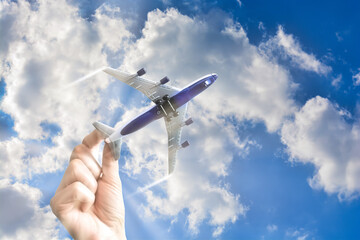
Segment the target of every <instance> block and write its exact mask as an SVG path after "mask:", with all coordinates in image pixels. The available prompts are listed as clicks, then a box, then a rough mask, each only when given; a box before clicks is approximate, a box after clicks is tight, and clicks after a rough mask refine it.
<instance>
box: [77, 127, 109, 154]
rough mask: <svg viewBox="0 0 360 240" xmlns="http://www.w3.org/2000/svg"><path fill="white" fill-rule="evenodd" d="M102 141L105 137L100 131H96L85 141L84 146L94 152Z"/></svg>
mask: <svg viewBox="0 0 360 240" xmlns="http://www.w3.org/2000/svg"><path fill="white" fill-rule="evenodd" d="M102 140H104V138H103V136H102V135H101V133H100V132H99V131H98V130H96V129H95V130H94V131H92V132H91V133H90V134H89V135H87V136H86V137H85V138H84V139H83V141H82V144H84V145H85V146H86V147H88V148H89V149H90V150H92V149H93V148H95V147H97V146H98V145H99V144H100V143H101V141H102Z"/></svg>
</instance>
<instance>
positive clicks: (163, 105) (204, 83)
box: [110, 74, 217, 139]
mask: <svg viewBox="0 0 360 240" xmlns="http://www.w3.org/2000/svg"><path fill="white" fill-rule="evenodd" d="M216 79H217V75H216V74H209V75H206V76H204V77H202V78H200V79H199V80H196V81H195V82H193V83H191V84H190V85H188V86H187V87H185V88H184V89H182V90H181V91H179V92H178V93H176V94H175V95H174V96H171V97H170V96H163V97H162V98H161V99H158V100H156V101H155V103H156V106H154V107H152V108H150V109H149V110H148V111H146V112H144V113H143V114H141V115H139V116H138V117H136V118H135V119H133V120H132V121H130V122H129V123H128V124H126V125H125V127H123V128H122V130H121V131H120V135H122V136H124V135H128V134H130V133H133V132H135V131H137V130H139V129H141V128H143V127H145V126H146V125H148V124H149V123H151V122H153V121H154V120H157V119H160V118H163V117H165V118H167V119H168V120H170V119H171V118H172V117H175V116H177V115H176V114H177V111H176V110H177V109H178V108H179V107H181V106H183V105H185V104H186V103H187V102H189V101H190V100H191V99H193V98H194V97H195V96H197V95H198V94H199V93H201V92H203V91H204V90H205V89H207V88H208V87H209V86H210V85H211V84H212V83H214V82H215V80H216ZM115 135H117V136H118V135H119V133H114V135H113V137H112V136H110V139H111V138H115Z"/></svg>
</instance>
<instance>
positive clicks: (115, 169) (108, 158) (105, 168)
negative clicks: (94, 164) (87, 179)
mask: <svg viewBox="0 0 360 240" xmlns="http://www.w3.org/2000/svg"><path fill="white" fill-rule="evenodd" d="M102 173H103V176H102V178H103V179H116V180H119V179H120V177H119V163H118V161H116V160H115V159H114V156H113V154H112V152H111V149H110V147H109V144H107V143H106V144H105V145H104V150H103V158H102Z"/></svg>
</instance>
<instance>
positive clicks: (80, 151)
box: [70, 144, 101, 180]
mask: <svg viewBox="0 0 360 240" xmlns="http://www.w3.org/2000/svg"><path fill="white" fill-rule="evenodd" d="M73 159H80V160H81V161H83V163H84V164H85V166H86V167H87V168H88V169H89V170H90V171H91V173H92V174H93V175H94V177H95V179H96V180H97V179H99V177H100V173H101V167H100V165H99V163H98V162H97V160H96V159H95V158H94V156H93V155H92V154H91V152H90V150H89V149H88V148H87V147H86V146H85V145H83V144H80V145H77V146H76V147H75V148H74V151H73V152H72V154H71V157H70V161H71V160H73Z"/></svg>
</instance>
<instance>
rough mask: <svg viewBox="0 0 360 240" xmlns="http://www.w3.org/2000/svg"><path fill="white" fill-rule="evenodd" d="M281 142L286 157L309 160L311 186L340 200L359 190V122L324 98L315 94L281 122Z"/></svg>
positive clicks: (294, 160) (297, 160)
mask: <svg viewBox="0 0 360 240" xmlns="http://www.w3.org/2000/svg"><path fill="white" fill-rule="evenodd" d="M281 136H282V138H281V139H282V142H283V143H284V144H286V146H287V150H288V153H289V155H290V157H291V159H290V161H293V162H301V163H311V164H313V165H314V166H315V169H316V172H315V175H314V176H313V177H312V178H311V179H309V184H310V186H311V187H313V188H316V189H324V191H326V192H327V193H337V194H338V197H339V199H340V200H342V199H351V198H352V197H356V196H358V194H359V193H360V158H359V156H360V148H359V146H360V123H359V121H358V119H351V116H350V114H349V113H348V112H347V111H345V110H343V109H340V108H339V107H338V106H336V105H334V104H332V103H331V102H330V101H329V100H328V99H326V98H322V97H319V96H318V97H315V98H312V99H310V100H308V101H307V102H306V104H305V105H304V106H303V107H302V108H301V109H300V110H299V112H297V113H296V114H295V117H294V120H293V121H288V122H286V123H285V124H284V126H283V128H282V130H281Z"/></svg>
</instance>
